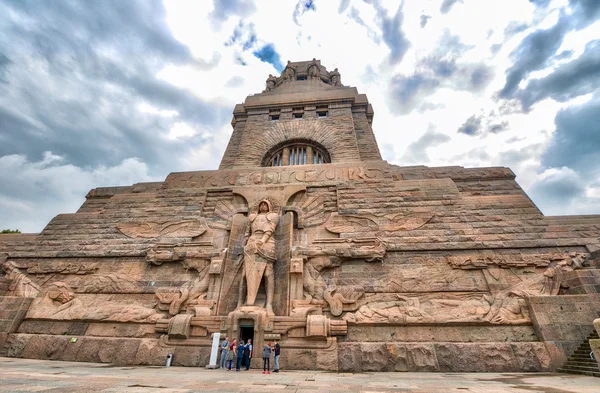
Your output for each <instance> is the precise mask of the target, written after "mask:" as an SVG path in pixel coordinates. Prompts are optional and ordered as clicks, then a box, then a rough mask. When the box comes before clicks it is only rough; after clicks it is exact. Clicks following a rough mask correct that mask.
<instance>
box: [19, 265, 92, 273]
mask: <svg viewBox="0 0 600 393" xmlns="http://www.w3.org/2000/svg"><path fill="white" fill-rule="evenodd" d="M97 270H98V265H97V264H95V263H66V262H55V263H38V264H35V265H33V266H30V267H28V268H27V273H29V274H48V273H55V274H94V273H96V271H97Z"/></svg>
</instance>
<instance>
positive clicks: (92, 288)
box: [69, 273, 141, 293]
mask: <svg viewBox="0 0 600 393" xmlns="http://www.w3.org/2000/svg"><path fill="white" fill-rule="evenodd" d="M69 285H70V286H71V287H73V288H75V290H76V292H77V293H139V292H140V291H141V288H140V286H139V285H138V284H137V281H136V280H133V279H132V278H131V277H130V276H129V275H127V274H116V273H112V274H94V275H91V276H88V277H85V278H75V279H74V280H72V281H69Z"/></svg>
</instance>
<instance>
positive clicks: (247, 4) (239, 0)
mask: <svg viewBox="0 0 600 393" xmlns="http://www.w3.org/2000/svg"><path fill="white" fill-rule="evenodd" d="M213 6H214V8H213V10H212V12H210V14H209V15H208V16H209V18H211V19H212V20H213V21H215V22H217V23H220V22H225V21H226V20H227V19H229V18H230V17H231V16H240V17H247V16H249V15H252V14H253V13H254V12H256V6H255V5H254V2H253V1H252V0H213Z"/></svg>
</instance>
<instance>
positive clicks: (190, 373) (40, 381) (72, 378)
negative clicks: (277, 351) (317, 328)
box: [0, 358, 600, 393]
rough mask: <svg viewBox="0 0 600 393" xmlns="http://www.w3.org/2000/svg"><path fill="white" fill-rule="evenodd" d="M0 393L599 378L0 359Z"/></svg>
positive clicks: (371, 391) (598, 387) (425, 387)
mask: <svg viewBox="0 0 600 393" xmlns="http://www.w3.org/2000/svg"><path fill="white" fill-rule="evenodd" d="M0 391H1V392H77V393H83V392H105V393H109V392H110V393H117V392H132V393H133V392H164V393H167V392H265V393H266V392H280V393H290V392H295V393H312V392H319V393H324V392H336V393H338V392H344V393H353V392H364V393H380V392H419V393H422V392H423V393H425V392H426V393H434V392H444V393H446V392H470V393H473V392H483V393H496V392H498V393H500V392H502V393H506V392H522V393H531V392H546V393H567V392H573V393H599V392H600V378H594V377H584V376H579V375H568V374H554V373H538V374H517V373H506V374H497V373H490V374H460V373H360V374H351V373H341V374H337V373H327V372H314V371H312V372H308V371H282V372H281V373H279V374H270V375H263V374H261V372H260V371H255V370H250V371H247V372H244V371H242V372H235V371H231V372H228V371H224V370H205V369H201V368H185V367H170V368H164V367H145V366H132V367H120V366H113V365H109V364H99V363H74V362H58V361H56V362H54V361H47V360H31V359H12V358H0Z"/></svg>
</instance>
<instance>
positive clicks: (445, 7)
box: [440, 0, 462, 14]
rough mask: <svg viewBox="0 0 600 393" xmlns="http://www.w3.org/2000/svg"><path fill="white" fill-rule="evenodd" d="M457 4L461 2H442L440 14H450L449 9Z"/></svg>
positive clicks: (455, 0) (459, 0) (458, 0)
mask: <svg viewBox="0 0 600 393" xmlns="http://www.w3.org/2000/svg"><path fill="white" fill-rule="evenodd" d="M457 2H460V3H462V0H444V1H442V5H441V6H440V12H441V13H442V14H447V13H448V12H450V9H451V8H452V6H453V5H454V4H455V3H457Z"/></svg>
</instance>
